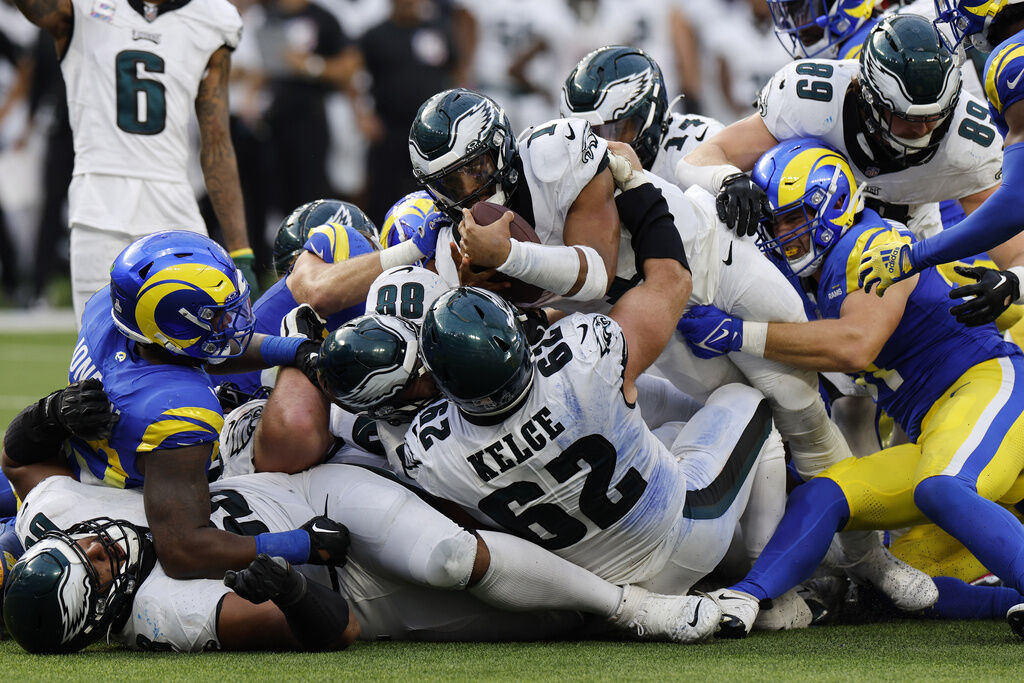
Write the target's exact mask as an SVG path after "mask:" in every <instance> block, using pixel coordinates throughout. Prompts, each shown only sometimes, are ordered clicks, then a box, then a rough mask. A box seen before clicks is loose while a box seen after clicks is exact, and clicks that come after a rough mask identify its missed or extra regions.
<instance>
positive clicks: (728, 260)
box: [722, 240, 732, 266]
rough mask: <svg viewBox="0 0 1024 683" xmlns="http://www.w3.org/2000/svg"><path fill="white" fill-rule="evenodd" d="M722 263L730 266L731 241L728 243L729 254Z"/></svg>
mask: <svg viewBox="0 0 1024 683" xmlns="http://www.w3.org/2000/svg"><path fill="white" fill-rule="evenodd" d="M722 263H724V264H725V265H727V266H731V265H732V241H731V240H730V242H729V254H728V255H727V256H726V257H725V260H724V261H722Z"/></svg>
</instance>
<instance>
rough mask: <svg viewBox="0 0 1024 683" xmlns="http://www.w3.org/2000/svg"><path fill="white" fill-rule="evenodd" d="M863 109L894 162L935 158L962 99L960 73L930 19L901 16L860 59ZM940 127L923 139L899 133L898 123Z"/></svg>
mask: <svg viewBox="0 0 1024 683" xmlns="http://www.w3.org/2000/svg"><path fill="white" fill-rule="evenodd" d="M859 78H860V93H859V94H860V107H861V118H862V120H863V124H864V129H865V131H866V132H867V133H868V134H870V135H871V136H872V137H874V138H875V140H876V141H878V142H879V143H880V144H881V146H882V147H883V149H885V150H886V151H888V152H889V153H890V155H891V156H892V158H894V159H900V158H904V157H907V156H909V155H919V156H917V157H915V160H914V163H924V162H925V161H927V160H928V159H929V158H930V157H931V153H933V152H934V151H935V150H936V149H938V147H939V144H940V143H941V142H942V138H943V136H944V135H945V132H946V129H947V128H948V125H942V124H943V122H945V120H946V119H947V117H949V115H950V114H951V113H952V111H953V109H954V108H955V107H956V104H957V101H958V100H959V98H960V88H961V82H960V68H959V67H958V66H957V60H956V59H955V58H954V56H953V54H952V53H951V52H950V51H949V50H948V49H947V48H946V47H945V46H944V45H943V41H942V39H941V38H940V37H939V33H938V31H936V30H935V27H934V26H932V23H931V22H930V21H928V20H927V19H925V18H924V17H921V16H918V15H915V14H897V15H894V16H889V17H886V18H885V19H883V20H882V21H880V22H879V23H878V25H877V26H876V27H875V28H874V29H873V30H872V31H871V33H870V34H868V39H867V41H866V42H865V43H864V49H863V50H862V51H861V54H860V76H859ZM894 117H896V118H900V119H903V120H904V121H906V122H909V123H938V124H939V125H938V126H936V127H935V128H934V129H933V130H932V131H931V132H929V133H927V134H926V135H923V136H921V137H918V138H906V137H900V136H897V135H895V134H894V133H893V131H892V123H893V118H894Z"/></svg>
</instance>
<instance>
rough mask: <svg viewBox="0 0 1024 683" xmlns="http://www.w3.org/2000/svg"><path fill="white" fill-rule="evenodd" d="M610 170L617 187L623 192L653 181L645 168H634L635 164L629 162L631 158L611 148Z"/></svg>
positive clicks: (609, 155) (609, 154) (609, 153)
mask: <svg viewBox="0 0 1024 683" xmlns="http://www.w3.org/2000/svg"><path fill="white" fill-rule="evenodd" d="M608 170H609V171H611V172H612V179H613V180H614V181H615V187H617V188H619V189H620V190H622V191H623V192H627V191H629V190H632V189H634V188H636V187H640V186H641V185H643V184H644V183H649V182H651V179H650V178H648V177H647V174H646V173H644V172H643V169H636V168H633V165H632V164H631V163H629V159H627V158H626V157H624V156H621V155H619V154H616V153H615V152H612V151H610V150H609V152H608Z"/></svg>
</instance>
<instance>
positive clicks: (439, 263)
mask: <svg viewBox="0 0 1024 683" xmlns="http://www.w3.org/2000/svg"><path fill="white" fill-rule="evenodd" d="M516 144H517V146H518V149H519V158H520V160H521V163H522V167H523V174H522V177H521V178H519V187H517V188H516V191H515V192H514V193H513V194H512V196H511V197H510V198H509V201H508V202H506V205H507V206H508V207H509V208H510V209H512V210H514V211H516V212H517V213H518V214H520V215H521V216H522V217H523V218H524V219H526V221H527V222H528V223H530V224H531V225H533V229H534V230H535V231H536V232H537V237H538V238H540V242H541V244H564V241H563V238H562V232H563V230H564V229H565V217H566V215H568V213H569V209H570V207H572V204H573V202H575V201H576V198H577V197H578V196H579V194H580V191H581V190H582V189H583V188H584V187H586V185H587V183H589V182H590V181H591V180H593V179H594V177H595V176H596V175H597V173H598V171H599V170H601V169H602V168H604V165H605V155H606V153H607V151H608V142H607V141H606V140H605V139H604V138H600V137H598V136H597V135H596V134H595V133H594V131H593V130H592V129H591V127H590V124H589V123H587V122H586V121H583V120H582V119H554V120H552V121H547V122H545V123H542V124H540V125H537V126H533V127H531V128H527V129H526V130H525V131H523V133H522V135H520V136H519V140H518V142H517V143H516ZM452 234H453V228H451V227H443V228H441V230H440V231H439V232H438V237H437V243H438V245H442V246H441V247H439V248H438V249H437V252H436V253H435V255H434V259H435V261H434V263H435V267H436V268H437V273H438V275H440V276H441V277H442V278H443V279H444V280H445V282H447V283H448V284H450V285H451V286H453V287H457V286H458V285H459V275H458V272H457V270H456V268H455V263H454V262H453V261H452V256H451V253H450V251H449V250H448V249H447V248H442V247H444V246H445V245H447V244H448V243H449V242H450V241H451V240H452Z"/></svg>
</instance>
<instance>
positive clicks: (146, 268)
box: [139, 261, 153, 280]
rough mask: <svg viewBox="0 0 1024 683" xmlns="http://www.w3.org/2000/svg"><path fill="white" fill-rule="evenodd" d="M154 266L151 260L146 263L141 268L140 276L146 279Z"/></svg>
mask: <svg viewBox="0 0 1024 683" xmlns="http://www.w3.org/2000/svg"><path fill="white" fill-rule="evenodd" d="M152 267H153V262H152V261H150V262H149V263H147V264H146V265H144V266H142V268H140V269H139V277H140V278H142V279H143V280H145V279H146V278H147V277H149V270H150V268H152Z"/></svg>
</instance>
